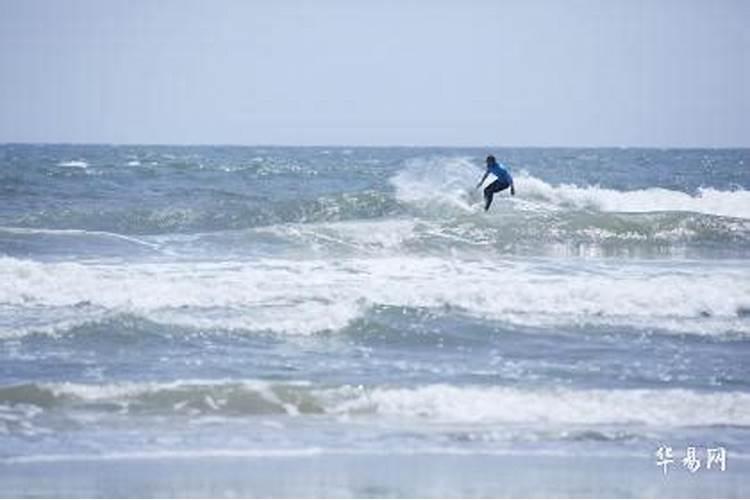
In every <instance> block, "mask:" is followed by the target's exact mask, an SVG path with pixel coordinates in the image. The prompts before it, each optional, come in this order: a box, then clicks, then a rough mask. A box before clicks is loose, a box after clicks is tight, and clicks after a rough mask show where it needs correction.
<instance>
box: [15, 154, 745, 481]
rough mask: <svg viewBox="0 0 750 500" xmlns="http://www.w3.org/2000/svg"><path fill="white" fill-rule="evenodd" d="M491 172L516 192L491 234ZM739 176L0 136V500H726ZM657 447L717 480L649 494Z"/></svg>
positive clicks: (738, 166)
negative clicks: (688, 457) (134, 499)
mask: <svg viewBox="0 0 750 500" xmlns="http://www.w3.org/2000/svg"><path fill="white" fill-rule="evenodd" d="M489 153H493V154H494V155H495V156H497V157H498V159H499V160H500V161H501V162H502V163H504V164H505V165H507V166H508V167H509V168H510V171H511V173H512V175H513V176H514V179H515V185H516V192H517V195H516V196H515V197H511V196H510V194H509V193H508V192H503V193H500V194H499V195H497V196H496V199H495V202H494V203H493V206H492V208H491V210H490V211H489V212H487V213H485V212H484V211H483V210H482V206H481V201H482V200H481V191H478V190H475V189H474V185H475V183H476V182H477V180H478V179H479V178H480V177H481V175H482V173H483V170H482V164H483V158H484V156H485V155H486V154H489ZM749 165H750V152H749V151H748V150H722V149H712V150H698V149H696V150H656V149H653V150H652V149H535V148H526V149H501V148H495V149H492V150H488V149H478V148H477V149H471V148H464V149H458V148H334V147H316V148H302V147H300V148H286V147H228V146H212V147H208V146H206V147H170V146H108V145H101V146H96V145H91V146H75V145H0V197H1V199H2V200H3V203H2V205H0V491H11V492H16V493H17V494H18V495H21V496H23V495H25V494H29V495H42V496H44V494H45V493H46V494H47V495H49V494H50V492H52V493H54V492H59V491H68V492H70V493H71V494H74V496H89V495H99V494H102V495H105V496H117V492H118V490H117V489H116V486H117V485H118V484H120V483H118V481H122V480H118V479H116V478H115V476H116V474H115V472H114V471H116V470H117V467H118V466H122V464H130V465H128V467H132V469H130V470H131V476H130V480H131V481H134V483H131V486H132V485H133V484H134V485H136V486H132V487H129V488H128V491H131V492H132V491H136V492H138V494H140V495H145V496H150V495H153V494H159V493H161V494H162V496H164V494H165V492H166V496H171V495H172V494H173V493H175V492H176V493H180V492H182V493H183V495H182V496H184V494H185V493H186V492H190V493H191V494H193V493H195V494H200V493H203V494H205V495H208V496H222V495H223V493H222V492H223V491H224V490H222V489H221V487H223V486H221V485H223V484H225V483H226V481H228V480H229V479H227V478H228V477H229V474H230V472H231V473H232V474H234V475H235V476H236V473H237V471H248V470H252V471H254V472H247V478H248V479H247V481H248V483H247V484H244V483H243V485H235V486H236V487H237V488H238V489H237V490H236V491H238V492H239V493H244V494H245V496H248V495H252V494H257V492H260V493H262V494H264V495H265V496H289V495H295V494H297V495H299V494H300V493H303V494H304V493H305V492H307V493H308V494H310V492H311V491H312V492H313V494H320V495H324V496H330V495H334V496H336V495H344V496H373V495H376V496H399V495H408V496H415V495H416V496H420V495H421V496H424V495H428V496H429V495H430V494H435V495H438V496H461V495H464V496H466V495H469V496H475V495H493V496H497V495H498V494H503V492H510V493H513V492H515V493H517V494H519V493H520V494H524V492H525V493H526V494H527V495H528V494H530V493H529V492H531V491H537V490H530V489H524V488H525V487H526V486H524V485H525V484H526V483H524V479H523V477H524V476H523V474H519V470H523V469H519V468H520V467H522V466H523V467H526V468H527V470H528V468H535V467H544V468H546V469H547V470H549V471H550V474H551V476H550V477H551V478H554V477H555V474H559V475H560V477H567V478H570V481H571V482H570V484H569V486H570V489H567V490H566V489H562V490H560V489H554V488H553V483H549V484H548V485H547V486H548V487H549V488H548V489H547V490H544V489H543V490H544V491H550V492H552V493H555V494H557V496H560V495H562V496H566V495H571V494H580V493H581V492H589V494H594V495H600V496H601V495H604V496H613V495H614V496H643V495H650V496H682V495H683V494H690V493H695V492H696V491H703V490H700V488H707V490H705V491H712V492H715V491H721V492H723V494H724V495H725V496H743V495H744V496H747V495H748V494H750V491H748V490H747V486H746V482H743V481H739V480H738V479H737V478H739V477H743V476H745V477H746V476H747V473H748V472H750V453H749V452H748V450H750V417H749V416H750V370H748V368H747V366H748V363H747V361H748V356H749V355H750V168H748V166H749ZM488 182H489V181H488ZM665 444H666V445H669V446H672V447H673V448H674V449H675V451H677V450H684V449H685V448H686V447H688V446H697V447H699V448H701V449H703V450H705V449H706V448H709V447H719V446H721V447H724V448H725V449H726V450H727V452H728V455H729V459H730V460H731V466H730V470H729V471H728V472H727V474H725V475H723V476H722V475H719V474H714V475H711V474H710V473H709V472H708V471H706V473H704V474H703V475H702V476H699V475H696V476H691V475H690V473H688V472H685V471H682V472H679V471H676V472H675V473H676V474H682V475H681V476H678V477H677V479H676V480H675V481H673V482H671V483H668V482H664V481H663V480H662V476H661V475H662V470H661V469H660V468H659V467H657V466H656V465H655V458H654V452H655V451H656V450H657V448H658V447H659V446H662V445H665ZM584 462H585V463H586V464H588V465H587V467H589V466H590V467H592V468H593V469H592V470H595V471H597V473H596V474H588V475H587V474H583V473H582V471H583V468H582V466H581V465H580V464H581V463H584ZM144 464H146V465H144ZM149 464H150V465H149ZM487 464H492V467H493V470H497V471H500V470H502V471H505V472H503V474H506V475H504V476H502V477H503V478H504V479H503V481H501V483H502V484H505V485H506V486H502V484H500V483H497V482H493V481H494V480H490V479H489V478H488V477H489V476H487V477H485V476H481V475H477V474H478V473H476V472H472V471H476V470H479V469H478V467H481V466H487ZM77 467H80V468H81V469H77ZM152 467H153V468H152ZM159 467H164V468H163V469H159ZM170 467H171V468H170ZM206 467H208V468H210V469H211V470H217V471H225V472H226V474H227V476H224V475H222V474H224V472H221V473H220V472H217V473H216V474H217V476H215V478H216V483H215V484H214V483H210V484H209V483H200V484H198V483H189V482H188V483H183V482H180V481H187V480H186V479H180V480H179V481H178V480H177V479H174V478H176V477H181V478H185V477H191V476H193V477H194V476H195V474H194V473H195V472H196V470H197V471H201V470H206V469H205V468H206ZM623 467H624V468H626V469H627V470H629V471H632V473H631V478H630V482H629V483H626V484H620V486H618V487H617V488H614V487H613V482H612V481H611V480H610V479H611V475H612V474H614V473H615V472H616V471H617V470H621V469H622V468H623ZM87 468H88V469H87ZM677 468H678V467H676V469H677ZM86 470H95V471H97V472H96V473H97V474H100V475H101V477H106V478H107V480H106V481H100V482H96V483H85V484H83V483H79V482H75V483H74V484H73V483H66V482H65V481H66V480H65V479H64V478H65V477H68V476H67V475H68V474H73V476H72V477H79V476H77V475H76V474H84V473H83V472H82V471H86ZM276 470H282V471H285V473H287V474H288V477H294V478H297V479H296V480H294V481H288V482H286V483H283V482H282V483H278V482H271V481H269V480H268V479H264V476H267V475H268V474H269V472H270V471H276ZM419 470H426V471H429V473H430V474H431V477H442V478H443V481H444V482H443V483H441V484H442V486H439V487H438V486H436V487H435V488H437V489H434V490H433V489H431V490H425V489H420V488H421V487H423V484H422V483H420V482H419V481H418V480H417V479H418V477H419V476H418V474H416V471H419ZM76 471H78V472H76ZM175 471H176V472H175ZM264 471H265V472H264ZM29 474H34V475H35V477H36V475H39V476H40V477H41V476H44V477H47V478H49V479H47V480H46V481H47V482H44V481H41V482H39V483H38V484H37V485H35V486H34V487H38V488H39V489H34V490H29V491H20V490H16V489H14V488H15V487H16V486H14V485H18V484H21V483H24V482H23V481H20V480H19V479H18V478H23V477H28V475H29ZM321 474H322V475H325V474H328V476H326V477H332V478H337V479H335V480H334V479H331V481H333V482H332V483H330V484H329V483H326V484H321V483H319V482H316V481H317V480H318V479H319V478H320V477H321ZM498 474H500V472H498ZM240 475H242V473H241V474H240ZM80 477H85V474H84V475H82V476H80ZM166 478H173V479H171V481H173V482H171V483H168V484H167V483H164V484H166V486H163V487H164V488H166V489H156V490H150V489H148V488H149V486H148V485H153V484H162V483H159V481H167V479H166ZM608 478H610V479H608ZM681 480H684V481H683V482H682V483H680V481H681ZM19 481H20V482H19ZM550 481H553V479H550ZM27 483H28V482H25V483H24V484H27ZM66 484H69V486H70V489H67V490H66V489H65V488H66V486H65V485H66ZM138 484H140V485H141V486H142V488H143V489H138V488H139V487H138V486H137V485H138ZM566 484H567V483H566ZM102 485H104V486H102ZM311 485H313V486H314V485H317V486H314V487H313V486H311ZM420 485H421V486H420ZM28 487H31V486H28ZM99 487H103V488H104V489H103V490H99V489H97V488H99ZM305 487H307V489H306V488H305ZM45 488H48V489H45ZM87 488H88V489H87ZM107 488H110V489H107ZM112 488H115V489H112ZM248 488H249V489H248ZM253 488H258V489H253ZM295 488H296V489H295ZM310 488H313V489H312V490H311V489H310ZM315 488H318V489H315ZM497 488H500V489H497ZM503 488H506V489H503ZM618 488H619V489H618ZM695 488H698V489H697V490H696V489H695ZM170 492H173V493H170ZM316 492H317V493H316ZM303 496H304V495H303Z"/></svg>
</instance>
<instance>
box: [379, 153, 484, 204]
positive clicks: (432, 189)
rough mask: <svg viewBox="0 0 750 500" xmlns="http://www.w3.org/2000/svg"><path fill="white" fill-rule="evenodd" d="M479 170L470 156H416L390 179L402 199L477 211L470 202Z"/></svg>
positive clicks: (397, 195)
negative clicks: (416, 157)
mask: <svg viewBox="0 0 750 500" xmlns="http://www.w3.org/2000/svg"><path fill="white" fill-rule="evenodd" d="M481 174H482V170H481V169H479V168H477V166H476V165H474V164H473V163H472V162H471V160H470V159H469V158H462V157H458V158H456V157H441V158H418V159H414V160H412V161H410V162H409V163H408V164H407V166H406V168H404V169H403V170H401V171H400V172H398V173H397V174H396V175H395V176H393V177H392V178H391V179H390V182H391V184H392V185H393V186H394V187H395V188H396V198H398V199H399V200H401V201H402V202H407V203H416V204H430V205H437V206H441V205H443V206H446V207H452V208H456V209H460V210H463V211H467V212H474V211H477V210H478V209H479V208H480V207H479V205H478V204H472V202H471V197H470V191H471V189H472V187H473V185H472V182H476V181H477V180H479V177H480V175H481Z"/></svg>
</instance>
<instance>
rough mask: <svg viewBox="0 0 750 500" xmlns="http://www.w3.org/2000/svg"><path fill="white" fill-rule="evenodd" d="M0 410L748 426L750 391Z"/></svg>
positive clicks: (22, 398) (169, 394)
mask: <svg viewBox="0 0 750 500" xmlns="http://www.w3.org/2000/svg"><path fill="white" fill-rule="evenodd" d="M0 404H6V405H8V404H10V405H22V406H23V407H24V408H28V407H29V406H34V407H40V408H47V409H49V408H66V409H68V410H69V411H75V410H86V411H98V412H101V413H104V414H107V413H114V412H119V413H123V412H124V413H129V414H167V415H169V414H174V415H188V416H196V415H207V414H208V415H214V414H215V415H223V416H247V415H266V414H285V415H292V416H300V415H332V416H350V417H368V416H386V417H389V416H392V417H399V418H407V419H415V420H428V421H438V422H453V423H462V424H471V423H512V424H532V425H533V424H543V425H548V424H564V425H607V424H618V425H623V424H624V425H646V426H656V427H684V426H719V425H732V426H750V412H748V411H747V409H748V408H750V394H748V393H744V392H721V393H703V392H697V391H691V390H684V389H666V390H651V389H618V390H603V389H590V390H583V389H517V388H511V387H497V386H492V387H485V386H454V385H446V384H433V385H424V386H416V387H390V386H370V387H367V386H351V385H343V386H335V387H324V386H316V385H314V384H312V383H310V382H306V381H297V382H265V381H259V380H243V381H233V380H179V381H174V382H159V383H157V382H152V383H140V382H121V383H112V384H74V383H49V384H44V383H41V384H23V385H16V386H5V387H0ZM24 405H25V406H24ZM696 408H700V411H696Z"/></svg>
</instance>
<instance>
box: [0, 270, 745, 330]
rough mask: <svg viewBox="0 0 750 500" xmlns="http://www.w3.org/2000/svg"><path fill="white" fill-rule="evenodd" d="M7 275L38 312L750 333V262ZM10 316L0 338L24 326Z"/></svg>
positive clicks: (187, 321)
mask: <svg viewBox="0 0 750 500" xmlns="http://www.w3.org/2000/svg"><path fill="white" fill-rule="evenodd" d="M555 266H562V267H560V268H559V269H556V268H555ZM0 283H2V284H3V285H2V286H1V287H0V304H4V305H6V306H9V307H10V306H12V307H16V308H20V309H28V310H30V311H33V313H34V314H35V315H43V313H44V310H45V308H59V307H75V306H79V305H80V304H86V305H87V307H90V308H91V309H92V310H95V311H100V310H101V308H104V309H107V310H109V311H112V312H123V313H133V314H137V315H142V316H145V317H148V318H150V319H152V320H155V321H162V322H169V323H174V324H178V325H185V326H196V327H206V328H213V327H216V328H231V329H234V328H236V329H249V330H270V331H275V332H279V333H291V334H309V333H314V332H318V331H322V330H338V329H340V328H343V327H345V326H346V325H347V324H348V323H350V322H351V321H352V320H354V319H356V318H359V317H361V316H362V315H363V314H365V312H366V311H367V310H368V308H369V307H370V306H373V305H387V306H398V307H416V308H443V307H446V306H447V307H452V308H459V309H460V310H463V311H464V312H465V313H466V314H469V315H474V316H477V317H480V318H487V319H493V320H500V321H505V322H510V323H515V324H522V325H566V324H567V325H570V324H573V325H578V324H593V325H596V324H618V325H632V326H635V327H639V328H647V329H652V328H664V329H669V330H674V331H678V332H694V333H701V334H709V335H711V334H722V333H725V332H730V331H733V332H741V333H750V321H749V320H748V318H747V317H745V316H743V315H741V314H739V313H738V311H741V310H747V309H748V308H750V269H748V268H747V267H746V266H736V267H733V266H731V265H729V264H726V263H724V264H721V263H715V264H713V265H712V266H709V265H708V264H705V263H703V264H701V265H700V266H698V267H696V266H694V265H692V264H691V263H690V262H686V263H685V264H683V265H680V264H679V263H678V262H675V263H673V264H672V265H670V266H669V267H667V268H665V267H663V266H656V265H648V263H647V262H643V263H639V262H630V261H628V262H627V263H622V262H619V263H617V262H613V263H610V262H607V261H602V262H600V263H594V262H590V263H588V264H587V266H586V267H583V268H580V267H579V268H570V267H569V266H565V265H564V263H563V264H556V263H555V262H554V261H548V260H540V261H515V260H506V261H500V260H499V259H497V258H494V259H489V258H488V259H482V260H471V261H469V260H457V259H454V258H438V257H402V256H393V257H379V258H357V259H344V260H322V259H308V260H282V259H260V260H257V261H253V262H231V263H215V262H173V263H148V264H101V263H99V264H93V263H92V264H87V263H67V262H66V263H40V262H35V261H27V260H19V259H13V258H8V257H5V258H0ZM51 310H54V309H51ZM84 313H85V311H83V310H82V311H81V314H82V315H83V314H84ZM97 314H100V312H97ZM4 325H7V323H0V335H1V336H11V335H17V334H18V332H17V331H15V329H14V328H13V327H12V326H4Z"/></svg>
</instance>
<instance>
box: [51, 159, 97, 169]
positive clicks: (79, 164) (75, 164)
mask: <svg viewBox="0 0 750 500" xmlns="http://www.w3.org/2000/svg"><path fill="white" fill-rule="evenodd" d="M57 166H58V167H69V168H88V166H89V164H88V163H87V162H85V161H83V160H70V161H61V162H60V163H58V164H57Z"/></svg>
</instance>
